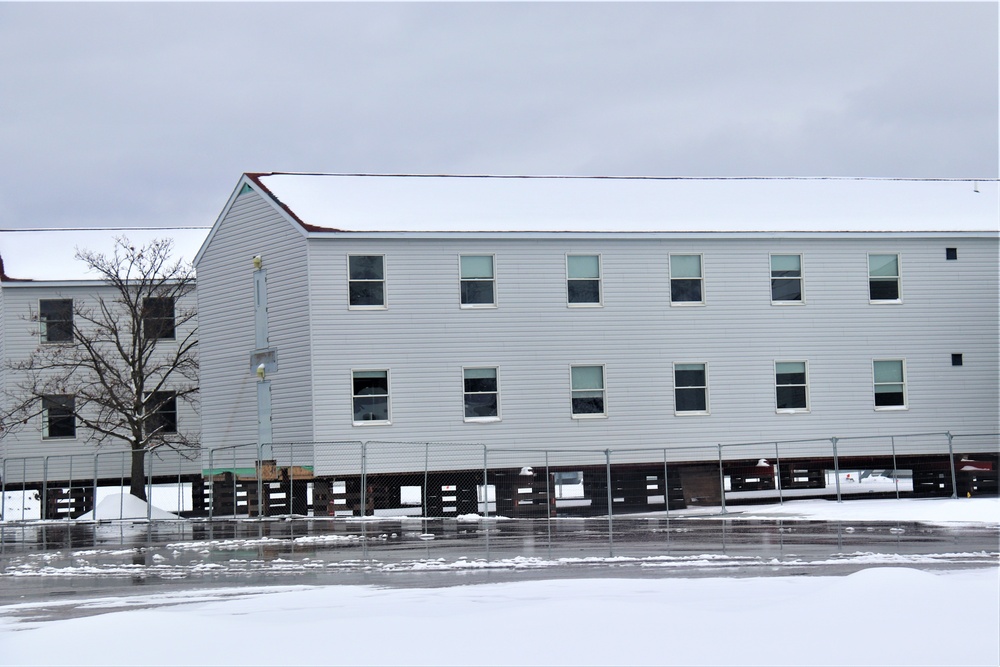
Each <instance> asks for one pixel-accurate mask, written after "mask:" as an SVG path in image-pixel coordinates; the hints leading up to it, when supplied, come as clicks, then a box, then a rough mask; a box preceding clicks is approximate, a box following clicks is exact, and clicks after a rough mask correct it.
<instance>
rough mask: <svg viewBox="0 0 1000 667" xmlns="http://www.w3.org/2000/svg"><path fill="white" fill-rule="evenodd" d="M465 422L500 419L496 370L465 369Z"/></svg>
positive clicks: (498, 386)
mask: <svg viewBox="0 0 1000 667" xmlns="http://www.w3.org/2000/svg"><path fill="white" fill-rule="evenodd" d="M462 373H463V381H464V383H465V387H464V390H465V421H496V420H498V419H500V385H499V382H498V378H497V369H496V368H466V369H464V370H463V371H462Z"/></svg>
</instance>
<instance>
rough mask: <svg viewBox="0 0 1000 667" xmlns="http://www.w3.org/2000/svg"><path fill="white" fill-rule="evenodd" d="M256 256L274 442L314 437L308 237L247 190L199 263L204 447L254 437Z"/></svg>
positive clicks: (244, 441) (253, 439)
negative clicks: (273, 358) (272, 351)
mask: <svg viewBox="0 0 1000 667" xmlns="http://www.w3.org/2000/svg"><path fill="white" fill-rule="evenodd" d="M255 255H261V256H262V258H263V262H264V268H266V269H267V286H268V294H267V302H268V320H269V325H270V336H269V340H270V347H272V348H276V349H277V358H278V371H277V372H276V373H273V374H269V375H268V380H270V381H271V387H272V405H273V410H274V415H275V418H274V422H273V429H274V430H273V434H274V440H275V441H276V442H290V441H300V442H301V441H308V440H311V439H312V432H313V431H312V419H311V409H312V402H311V398H310V396H311V391H310V371H309V302H308V279H307V254H306V241H305V238H304V236H303V235H302V234H301V233H300V232H299V231H298V230H296V229H295V228H294V227H293V225H292V224H290V223H289V222H288V221H286V220H285V219H284V218H282V217H281V216H280V215H278V214H277V213H276V212H275V210H274V209H273V208H272V207H271V206H269V205H268V204H267V203H266V202H265V201H264V200H262V199H261V198H260V197H259V196H258V195H257V194H254V193H247V194H243V195H240V196H239V197H237V198H236V200H235V201H234V202H233V205H232V207H231V208H230V209H229V210H228V212H227V214H226V216H225V218H224V219H222V220H221V221H220V222H219V223H218V226H217V228H216V230H215V232H214V235H213V236H212V237H211V240H210V243H209V245H208V246H207V247H206V248H205V249H204V250H203V252H202V255H201V258H200V260H199V263H198V266H197V270H198V283H199V288H198V306H199V312H200V315H201V317H200V333H201V387H202V415H203V424H204V427H203V443H204V447H205V448H218V447H223V446H231V445H244V444H254V443H256V442H257V393H256V392H257V389H256V383H257V376H256V375H255V374H254V372H253V371H252V370H251V368H250V354H251V352H252V351H253V350H254V296H253V295H254V292H253V271H254V268H253V263H252V259H253V257H254V256H255ZM202 285H204V288H202ZM251 458H252V457H251ZM204 462H205V463H206V465H207V463H208V461H207V459H206V460H205V461H204Z"/></svg>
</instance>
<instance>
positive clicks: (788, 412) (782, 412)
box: [774, 359, 812, 415]
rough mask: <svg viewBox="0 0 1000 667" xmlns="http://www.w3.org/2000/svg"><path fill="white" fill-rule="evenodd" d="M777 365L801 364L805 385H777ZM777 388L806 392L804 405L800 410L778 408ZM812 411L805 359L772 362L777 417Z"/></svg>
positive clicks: (807, 366) (807, 363)
mask: <svg viewBox="0 0 1000 667" xmlns="http://www.w3.org/2000/svg"><path fill="white" fill-rule="evenodd" d="M778 364H802V367H803V373H804V374H805V376H806V377H805V384H801V385H799V384H780V385H779V384H778ZM779 387H803V388H804V389H805V392H806V405H805V407H802V408H780V407H778V388H779ZM811 409H812V406H811V405H810V403H809V362H808V361H807V360H805V359H776V360H775V361H774V410H775V412H777V413H778V414H779V415H793V414H803V413H807V412H809V411H810V410H811Z"/></svg>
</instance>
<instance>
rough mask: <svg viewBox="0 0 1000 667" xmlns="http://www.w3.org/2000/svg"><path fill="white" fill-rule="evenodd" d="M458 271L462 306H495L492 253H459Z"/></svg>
mask: <svg viewBox="0 0 1000 667" xmlns="http://www.w3.org/2000/svg"><path fill="white" fill-rule="evenodd" d="M459 272H460V283H461V285H460V287H461V300H462V307H463V308H490V307H494V306H496V279H495V272H494V262H493V255H461V256H460V257H459Z"/></svg>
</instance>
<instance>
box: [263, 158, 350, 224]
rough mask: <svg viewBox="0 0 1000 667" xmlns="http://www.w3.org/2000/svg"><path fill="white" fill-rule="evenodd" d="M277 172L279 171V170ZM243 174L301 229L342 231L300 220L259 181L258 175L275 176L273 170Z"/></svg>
mask: <svg viewBox="0 0 1000 667" xmlns="http://www.w3.org/2000/svg"><path fill="white" fill-rule="evenodd" d="M279 173H280V172H279ZM245 175H246V177H247V178H249V179H250V180H251V181H253V182H254V184H255V185H256V186H257V187H258V188H260V189H261V190H263V191H264V192H266V193H267V194H268V196H269V197H270V198H271V199H272V200H274V202H275V203H276V204H277V205H278V206H280V207H281V209H282V210H283V211H284V212H285V213H287V214H288V216H289V217H290V218H291V219H292V220H294V221H295V222H296V223H298V224H299V226H301V227H302V228H303V229H305V230H306V231H307V232H340V231H343V230H342V229H334V228H332V227H319V226H317V225H310V224H309V223H307V222H304V221H303V220H302V219H301V218H299V216H297V215H295V212H294V211H292V209H290V208H288V205H287V204H285V203H284V202H283V201H281V200H280V199H278V198H277V197H276V196H275V194H274V193H273V192H271V191H270V190H269V189H268V188H267V186H266V185H264V184H263V183H262V182H261V180H260V177H261V176H275V175H277V174H276V173H275V172H258V173H252V174H251V173H247V174H245Z"/></svg>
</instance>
